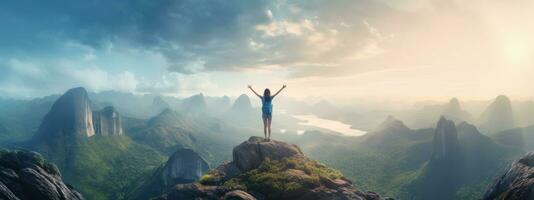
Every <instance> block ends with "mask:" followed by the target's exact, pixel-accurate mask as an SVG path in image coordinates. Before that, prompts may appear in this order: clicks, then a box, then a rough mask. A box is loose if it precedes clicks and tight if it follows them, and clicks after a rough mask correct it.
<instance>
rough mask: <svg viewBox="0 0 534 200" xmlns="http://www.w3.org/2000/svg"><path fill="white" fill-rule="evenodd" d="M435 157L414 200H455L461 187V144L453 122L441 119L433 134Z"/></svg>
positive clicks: (415, 190)
mask: <svg viewBox="0 0 534 200" xmlns="http://www.w3.org/2000/svg"><path fill="white" fill-rule="evenodd" d="M432 147H433V151H432V157H431V159H430V160H429V162H428V164H427V165H426V166H425V170H424V172H423V173H422V174H421V176H420V177H419V178H418V179H417V180H416V181H415V183H414V186H412V187H413V188H412V191H411V193H412V196H413V197H412V198H413V199H443V200H446V199H452V196H453V194H454V192H455V190H456V189H457V187H459V185H461V182H460V180H459V178H457V177H459V176H461V173H460V169H461V166H460V164H461V159H460V151H459V148H460V142H459V140H458V132H457V130H456V126H455V125H454V122H453V121H451V120H447V119H445V118H444V117H442V118H441V119H440V120H439V121H438V123H437V127H436V129H435V131H434V139H433V140H432Z"/></svg>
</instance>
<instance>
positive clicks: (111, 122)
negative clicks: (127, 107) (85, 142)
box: [93, 106, 123, 136]
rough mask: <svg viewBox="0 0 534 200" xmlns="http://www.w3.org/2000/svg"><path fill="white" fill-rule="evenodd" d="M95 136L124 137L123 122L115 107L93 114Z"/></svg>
mask: <svg viewBox="0 0 534 200" xmlns="http://www.w3.org/2000/svg"><path fill="white" fill-rule="evenodd" d="M93 123H94V126H95V134H97V135H103V136H112V135H122V134H123V130H122V120H121V116H120V114H119V113H118V112H117V111H116V110H115V108H114V107H112V106H108V107H105V108H104V109H102V110H101V111H98V112H93Z"/></svg>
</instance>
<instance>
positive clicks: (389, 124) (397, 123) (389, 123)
mask: <svg viewBox="0 0 534 200" xmlns="http://www.w3.org/2000/svg"><path fill="white" fill-rule="evenodd" d="M386 129H409V128H408V127H407V126H406V125H404V122H402V121H401V120H398V119H397V118H395V117H393V116H392V115H388V116H387V117H386V120H384V121H383V122H382V123H381V124H380V125H379V126H378V127H377V128H376V131H378V130H386Z"/></svg>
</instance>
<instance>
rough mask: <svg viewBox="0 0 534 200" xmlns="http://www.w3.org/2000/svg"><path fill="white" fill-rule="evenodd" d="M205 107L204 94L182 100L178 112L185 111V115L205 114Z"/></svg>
mask: <svg viewBox="0 0 534 200" xmlns="http://www.w3.org/2000/svg"><path fill="white" fill-rule="evenodd" d="M207 107H208V106H207V104H206V99H205V98H204V94H202V93H200V94H197V95H193V96H190V97H189V98H186V99H184V100H183V102H182V106H181V109H180V110H182V111H185V112H187V113H191V114H196V113H204V112H206V111H207Z"/></svg>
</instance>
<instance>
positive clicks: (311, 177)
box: [157, 137, 383, 200]
mask: <svg viewBox="0 0 534 200" xmlns="http://www.w3.org/2000/svg"><path fill="white" fill-rule="evenodd" d="M195 198H202V199H267V200H269V199H280V200H284V199H295V200H298V199H318V200H321V199H325V200H326V199H376V200H379V199H383V198H381V197H380V196H379V195H377V194H376V193H372V192H361V191H359V190H357V189H356V188H354V187H353V186H352V185H351V182H350V181H349V180H347V179H346V178H344V177H343V175H342V174H341V173H339V172H338V171H337V170H333V169H331V168H328V167H326V166H324V165H322V164H320V163H318V162H316V161H314V160H311V159H309V158H307V157H305V156H304V154H303V153H302V151H301V150H300V148H299V147H298V146H296V145H291V144H288V143H284V142H280V141H276V140H271V141H265V140H264V139H263V138H260V137H251V138H250V139H248V140H247V141H245V142H243V143H241V144H240V145H238V146H236V147H235V148H234V150H233V160H232V161H231V162H229V163H226V164H223V165H220V166H219V167H217V168H216V169H215V170H214V171H211V172H209V173H208V174H206V175H204V176H203V177H202V179H201V180H200V182H199V183H190V184H178V185H176V186H175V187H174V188H173V189H172V190H171V191H170V192H169V193H168V194H166V195H164V196H161V197H158V198H157V199H167V200H173V199H195Z"/></svg>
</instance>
